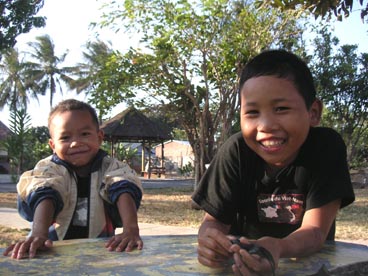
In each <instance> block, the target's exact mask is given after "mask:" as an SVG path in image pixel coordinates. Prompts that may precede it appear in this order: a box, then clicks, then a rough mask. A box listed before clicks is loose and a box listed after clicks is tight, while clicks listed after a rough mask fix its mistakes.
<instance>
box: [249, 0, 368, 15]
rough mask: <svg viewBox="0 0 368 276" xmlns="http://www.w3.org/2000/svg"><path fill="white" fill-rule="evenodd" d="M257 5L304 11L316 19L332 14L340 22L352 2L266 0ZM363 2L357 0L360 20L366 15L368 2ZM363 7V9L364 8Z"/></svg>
mask: <svg viewBox="0 0 368 276" xmlns="http://www.w3.org/2000/svg"><path fill="white" fill-rule="evenodd" d="M256 2H257V3H258V5H266V6H267V5H271V6H272V7H280V8H282V9H284V10H288V9H293V10H295V9H306V10H309V11H310V12H312V13H313V14H314V15H315V17H316V18H318V17H320V16H321V17H325V16H326V15H327V16H328V17H331V16H332V14H334V15H335V16H336V17H337V19H338V20H342V18H343V16H344V17H348V16H349V14H350V12H351V11H352V10H353V4H354V1H353V0H328V1H325V0H323V1H321V0H320V1H317V0H309V1H305V0H299V1H296V0H283V1H279V0H266V1H263V0H262V1H258V0H257V1H256ZM364 2H365V1H364V0H359V3H360V6H362V8H361V12H360V17H361V18H362V20H364V19H365V17H366V16H367V15H368V1H367V2H366V3H365V4H364ZM364 5H365V7H364Z"/></svg>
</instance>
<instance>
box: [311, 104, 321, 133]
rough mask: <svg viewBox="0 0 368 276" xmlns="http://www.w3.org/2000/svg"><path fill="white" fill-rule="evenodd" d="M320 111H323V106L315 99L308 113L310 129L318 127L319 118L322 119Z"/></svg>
mask: <svg viewBox="0 0 368 276" xmlns="http://www.w3.org/2000/svg"><path fill="white" fill-rule="evenodd" d="M322 110H323V104H322V102H321V101H320V100H319V99H316V100H315V101H314V102H313V103H312V105H311V107H310V109H309V113H310V125H311V126H312V127H315V126H318V125H319V123H320V122H321V117H322Z"/></svg>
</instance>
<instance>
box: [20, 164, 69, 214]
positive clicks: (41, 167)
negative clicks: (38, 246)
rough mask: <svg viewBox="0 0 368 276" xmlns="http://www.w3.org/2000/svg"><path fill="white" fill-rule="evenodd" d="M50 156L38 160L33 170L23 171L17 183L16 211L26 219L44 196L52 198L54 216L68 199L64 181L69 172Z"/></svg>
mask: <svg viewBox="0 0 368 276" xmlns="http://www.w3.org/2000/svg"><path fill="white" fill-rule="evenodd" d="M50 158H51V157H48V158H46V159H43V160H41V161H39V162H38V163H37V164H36V166H35V168H34V169H33V170H30V171H26V172H24V173H23V174H22V175H21V177H20V179H19V182H18V184H17V191H18V211H19V213H20V215H21V216H22V217H23V218H25V219H26V220H29V221H32V220H33V214H34V210H35V209H36V207H37V205H38V204H39V203H40V202H41V201H42V200H44V199H46V198H49V199H52V200H53V203H54V206H55V214H54V216H55V217H56V215H57V214H58V213H59V212H60V211H61V210H62V209H63V206H64V204H65V203H66V202H68V201H69V198H70V196H68V195H69V191H68V188H67V185H65V183H64V181H65V177H70V174H69V173H68V172H67V170H66V169H65V168H64V167H62V166H58V165H56V164H54V163H53V162H51V161H50Z"/></svg>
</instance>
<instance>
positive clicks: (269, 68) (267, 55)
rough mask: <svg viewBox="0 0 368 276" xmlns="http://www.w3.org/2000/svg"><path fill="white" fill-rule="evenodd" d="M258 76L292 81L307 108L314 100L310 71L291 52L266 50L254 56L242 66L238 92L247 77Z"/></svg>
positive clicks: (314, 89) (314, 93)
mask: <svg viewBox="0 0 368 276" xmlns="http://www.w3.org/2000/svg"><path fill="white" fill-rule="evenodd" d="M260 76H276V77H279V78H285V79H289V80H290V81H292V82H293V84H294V85H295V87H296V89H297V90H298V91H299V93H300V94H301V96H302V97H303V99H304V101H305V104H306V106H307V108H308V109H309V108H310V107H311V105H312V104H313V102H314V101H315V100H316V88H315V86H314V81H313V77H312V73H311V71H310V70H309V68H308V66H307V64H306V63H305V62H304V61H303V60H302V59H301V58H299V57H298V56H296V55H295V54H293V53H290V52H287V51H285V50H268V51H264V52H262V53H260V54H259V55H257V56H255V57H254V58H253V59H251V60H250V61H249V62H248V63H247V64H246V65H245V67H244V68H243V71H242V73H241V76H240V81H239V93H240V91H241V89H242V87H243V85H244V83H245V82H246V81H247V80H248V79H251V78H254V77H260Z"/></svg>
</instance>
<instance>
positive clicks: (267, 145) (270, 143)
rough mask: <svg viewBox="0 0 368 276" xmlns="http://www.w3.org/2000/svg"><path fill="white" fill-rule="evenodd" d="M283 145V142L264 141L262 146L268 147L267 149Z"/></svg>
mask: <svg viewBox="0 0 368 276" xmlns="http://www.w3.org/2000/svg"><path fill="white" fill-rule="evenodd" d="M281 144H282V141H281V140H277V141H275V140H272V141H263V142H262V145H264V146H266V147H273V146H279V145H281Z"/></svg>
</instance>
